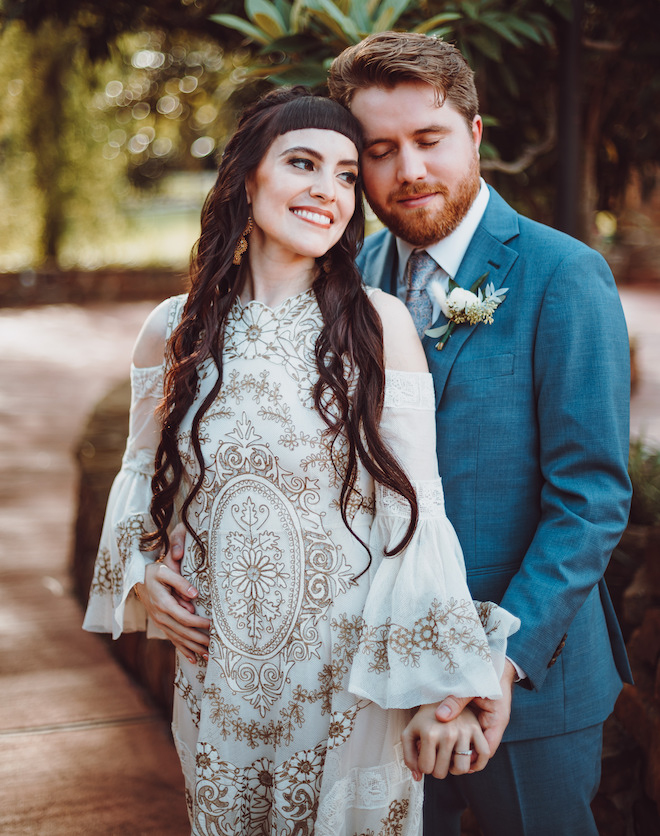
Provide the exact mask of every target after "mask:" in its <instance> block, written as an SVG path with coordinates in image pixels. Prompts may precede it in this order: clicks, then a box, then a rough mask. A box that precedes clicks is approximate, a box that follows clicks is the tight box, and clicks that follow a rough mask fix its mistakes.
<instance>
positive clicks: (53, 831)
mask: <svg viewBox="0 0 660 836" xmlns="http://www.w3.org/2000/svg"><path fill="white" fill-rule="evenodd" d="M151 307H153V305H152V304H151V303H140V304H127V305H112V306H110V305H103V306H93V307H84V308H78V307H73V306H49V307H42V308H34V309H30V310H0V360H1V362H0V468H1V470H2V482H1V483H0V595H1V599H0V690H1V692H2V700H0V775H1V776H2V781H1V782H0V833H2V834H3V836H19V834H27V833H30V834H32V833H34V834H37V833H39V834H48V836H65V835H66V836H75V835H76V834H81V836H82V834H84V836H89V834H94V836H104V835H105V834H107V835H108V836H110V834H119V833H121V834H127V836H138V834H153V836H185V834H186V833H187V832H189V829H188V826H187V816H186V813H185V805H184V802H183V793H182V786H181V784H182V781H181V775H180V767H179V762H178V758H177V757H176V754H175V752H174V748H173V747H172V744H171V741H170V739H169V732H168V728H167V726H168V724H167V723H166V722H165V721H164V720H163V718H162V717H161V715H160V713H159V712H158V711H157V710H156V709H155V708H154V706H153V705H152V704H151V703H150V701H149V699H148V698H147V697H145V695H144V694H143V692H142V690H141V689H139V688H137V687H136V686H135V685H134V684H133V683H132V682H131V681H130V680H129V679H128V677H127V676H126V675H125V674H124V672H123V671H122V670H121V668H120V667H119V666H118V664H117V662H116V661H115V660H114V658H113V657H112V656H111V655H110V654H109V652H108V649H107V647H106V643H105V641H104V640H103V639H101V638H99V637H97V636H93V635H89V634H87V633H83V631H82V630H81V629H80V625H81V622H82V611H81V608H80V606H79V605H78V603H77V601H76V600H74V598H73V596H72V594H71V592H70V589H71V581H70V577H69V570H68V565H69V558H70V552H71V535H72V528H73V520H74V515H75V496H76V468H75V461H74V458H73V451H74V449H75V446H76V443H77V440H78V438H79V436H80V434H81V431H82V428H83V426H84V424H85V422H86V420H87V417H88V415H89V413H90V411H91V410H92V408H93V406H94V404H95V403H96V402H97V401H98V399H99V398H100V397H101V396H103V395H104V394H105V393H106V392H107V390H108V388H109V387H110V386H111V385H113V384H114V383H115V382H116V381H118V380H121V379H122V378H125V377H126V376H127V374H128V367H129V363H130V356H131V348H132V345H133V342H134V341H135V337H136V336H137V333H138V331H139V328H140V325H141V323H142V321H143V320H144V318H145V316H146V315H147V313H148V311H149V310H150V309H151Z"/></svg>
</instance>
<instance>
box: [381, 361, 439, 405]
mask: <svg viewBox="0 0 660 836" xmlns="http://www.w3.org/2000/svg"><path fill="white" fill-rule="evenodd" d="M383 407H384V408H389V409H430V410H433V411H435V390H434V389H433V377H432V375H431V374H430V372H400V371H396V370H395V369H386V370H385V400H384V403H383Z"/></svg>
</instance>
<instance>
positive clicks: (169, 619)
mask: <svg viewBox="0 0 660 836" xmlns="http://www.w3.org/2000/svg"><path fill="white" fill-rule="evenodd" d="M184 543H185V528H184V526H183V525H182V524H179V525H178V526H177V527H176V528H175V529H174V531H173V532H172V536H171V538H170V550H169V552H168V553H167V554H166V555H165V557H164V558H163V559H162V560H161V561H158V562H155V563H150V564H149V565H148V566H147V568H146V571H145V579H144V583H142V584H136V591H137V592H138V594H139V596H140V600H141V601H142V602H143V604H144V606H145V607H146V609H147V611H148V613H149V616H150V618H151V619H152V621H153V622H154V623H155V624H156V625H157V626H158V627H159V628H160V629H161V630H162V632H163V633H164V634H165V636H166V638H168V639H169V640H170V641H171V642H172V644H173V645H174V646H175V647H176V648H177V649H178V650H179V651H180V652H181V653H183V655H184V656H186V658H187V659H188V660H189V661H190V662H193V663H194V662H195V660H196V656H201V657H203V658H205V659H208V645H209V628H210V622H209V620H208V619H207V618H203V617H202V616H199V615H197V614H196V612H195V605H194V601H195V598H196V597H197V594H198V593H197V590H196V589H195V587H194V586H191V585H190V583H189V582H188V581H187V580H186V579H185V578H184V577H183V576H182V575H181V572H180V561H181V558H182V557H183V547H184ZM515 676H516V673H515V669H514V667H513V665H512V664H511V662H509V661H508V660H507V661H506V663H505V668H504V673H503V675H502V678H501V680H500V685H501V688H502V697H501V698H499V699H497V700H492V699H486V698H474V699H471V698H470V697H462V698H459V697H447V698H446V699H445V700H443V701H442V702H439V703H433V704H429V705H422V706H420V708H419V709H418V710H417V711H416V713H415V715H414V716H413V718H412V720H411V721H410V722H409V723H408V725H407V726H406V728H405V729H404V731H403V734H402V736H401V741H402V744H403V755H404V760H405V762H406V765H407V766H408V768H409V769H410V771H411V772H412V775H413V778H414V779H415V780H416V781H421V780H422V778H423V776H424V775H433V776H434V777H436V778H446V776H447V775H448V774H452V775H464V774H467V773H471V772H479V771H481V770H482V769H483V768H484V767H485V766H486V764H487V763H488V760H489V759H490V758H491V757H492V756H493V755H494V754H495V751H496V749H497V747H498V746H499V744H500V741H501V740H502V735H503V734H504V730H505V729H506V726H507V724H508V722H509V716H510V713H511V693H512V688H513V682H514V679H515Z"/></svg>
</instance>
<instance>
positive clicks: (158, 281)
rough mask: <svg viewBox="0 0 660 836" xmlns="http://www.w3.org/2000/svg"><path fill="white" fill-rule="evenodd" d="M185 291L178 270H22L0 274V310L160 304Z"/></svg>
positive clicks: (184, 282)
mask: <svg viewBox="0 0 660 836" xmlns="http://www.w3.org/2000/svg"><path fill="white" fill-rule="evenodd" d="M186 287H187V284H186V278H185V271H181V270H166V269H145V270H136V269H127V268H104V269H103V270H47V269H40V270H25V271H23V272H21V273H0V308H16V307H28V306H30V305H55V304H60V303H67V304H70V305H80V304H86V303H89V302H140V301H142V300H145V299H156V300H160V299H165V298H166V297H168V296H174V295H176V294H177V293H183V292H184V290H185V289H186Z"/></svg>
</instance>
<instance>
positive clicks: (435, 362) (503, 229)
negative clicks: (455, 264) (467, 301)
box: [423, 189, 518, 409]
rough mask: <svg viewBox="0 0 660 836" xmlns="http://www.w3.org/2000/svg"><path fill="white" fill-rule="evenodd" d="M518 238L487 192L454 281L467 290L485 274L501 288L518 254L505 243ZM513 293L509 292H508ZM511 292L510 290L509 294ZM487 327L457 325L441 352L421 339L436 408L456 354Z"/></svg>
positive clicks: (512, 216)
mask: <svg viewBox="0 0 660 836" xmlns="http://www.w3.org/2000/svg"><path fill="white" fill-rule="evenodd" d="M516 235H518V216H517V214H516V213H515V212H514V211H513V209H511V207H510V206H508V205H507V203H505V201H504V200H502V198H501V197H500V196H499V195H498V194H497V192H494V191H493V190H492V189H491V190H490V199H489V201H488V206H487V207H486V212H485V213H484V217H483V218H482V220H481V223H480V224H479V226H478V227H477V229H476V232H475V233H474V236H473V237H472V241H471V242H470V246H469V247H468V249H467V252H466V253H465V256H464V258H463V261H462V262H461V266H460V268H459V270H458V273H457V274H456V282H457V283H458V284H459V285H460V286H461V287H464V288H467V289H469V288H470V287H471V285H472V284H473V283H474V282H475V281H476V279H478V278H479V276H482V275H483V274H484V273H486V272H488V278H487V279H486V280H485V282H484V285H483V287H485V285H486V284H490V283H492V284H493V285H494V287H495V290H497V289H499V288H500V287H502V286H503V285H504V283H505V281H506V277H507V276H508V274H509V271H510V270H511V268H512V267H513V265H514V263H515V261H516V259H517V258H518V253H517V252H516V251H515V250H513V249H511V248H510V247H508V246H507V245H506V243H504V242H506V241H509V240H511V238H514V237H515V236H516ZM512 290H513V289H512ZM510 292H511V291H510ZM446 323H447V319H446V318H445V316H444V315H443V314H440V316H439V317H438V320H437V322H435V323H434V325H433V327H438V326H440V325H445V324H446ZM483 327H487V326H484V325H482V324H477V325H468V324H467V323H464V324H462V325H457V326H456V328H455V329H454V332H453V333H452V335H451V337H450V339H449V340H448V341H447V343H446V344H445V347H444V348H443V349H442V351H438V350H437V349H436V347H435V346H436V344H437V342H438V341H437V339H433V338H432V337H424V339H423V343H424V350H425V351H426V356H427V358H428V362H429V368H430V370H431V373H432V374H433V383H434V386H435V404H436V409H437V408H438V406H439V404H440V399H441V398H442V393H443V392H444V388H445V384H446V383H447V378H448V377H449V373H450V371H451V369H452V366H453V364H454V361H455V360H456V358H457V357H458V354H459V352H460V351H461V349H462V348H463V346H464V345H465V343H466V342H467V340H468V339H469V338H470V337H471V336H472V334H473V333H474V330H475V329H476V328H483Z"/></svg>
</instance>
